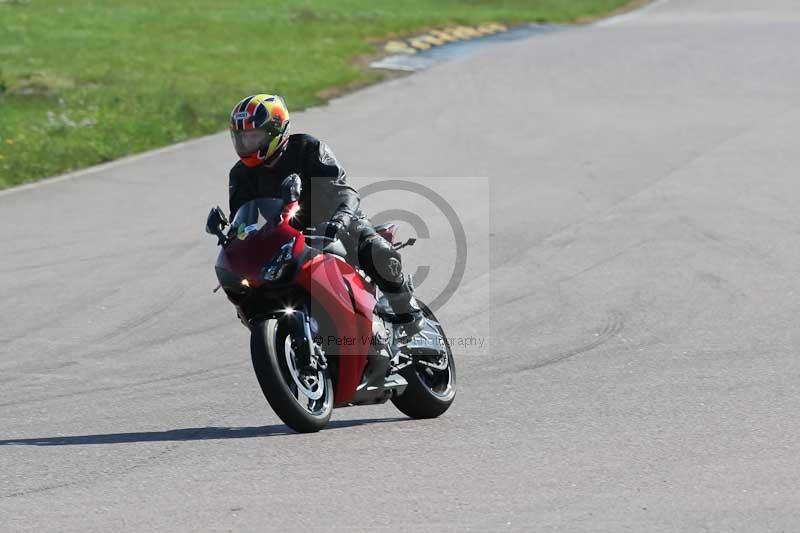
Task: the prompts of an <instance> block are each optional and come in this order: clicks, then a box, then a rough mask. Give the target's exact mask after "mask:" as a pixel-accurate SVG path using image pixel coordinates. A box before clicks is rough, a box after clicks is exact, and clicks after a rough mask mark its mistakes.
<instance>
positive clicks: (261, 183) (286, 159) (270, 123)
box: [228, 94, 422, 335]
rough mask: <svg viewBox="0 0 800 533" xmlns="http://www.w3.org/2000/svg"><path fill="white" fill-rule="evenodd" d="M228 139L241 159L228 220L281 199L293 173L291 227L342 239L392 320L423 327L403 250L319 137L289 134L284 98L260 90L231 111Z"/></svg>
mask: <svg viewBox="0 0 800 533" xmlns="http://www.w3.org/2000/svg"><path fill="white" fill-rule="evenodd" d="M230 130H231V138H232V140H233V146H234V149H235V150H236V153H237V154H238V155H239V159H240V161H237V163H236V164H235V165H234V166H233V168H232V169H231V172H230V182H229V190H228V193H229V196H230V209H231V219H233V217H234V215H235V214H236V211H237V210H238V209H239V207H241V206H242V204H244V203H245V202H248V201H250V200H253V199H254V198H261V197H278V198H279V197H281V183H282V181H283V180H284V178H286V177H287V176H289V175H291V174H297V175H299V176H300V180H301V183H302V192H301V196H300V212H299V215H298V221H297V222H296V224H297V225H298V226H299V227H300V228H303V227H306V226H309V225H310V226H316V227H317V228H318V230H319V232H320V233H322V234H323V235H326V236H328V237H332V238H340V237H346V236H349V237H350V238H344V239H342V242H343V243H345V245H346V246H348V247H349V248H355V249H352V250H349V251H352V252H356V255H357V257H358V262H359V265H360V266H361V268H363V269H364V271H365V272H366V273H367V275H369V277H370V278H372V279H373V280H374V281H375V283H376V285H378V287H379V288H380V289H381V292H383V294H384V295H385V296H386V299H387V301H388V303H389V305H390V306H391V308H392V311H393V312H394V315H395V317H394V321H395V322H397V323H401V324H403V325H404V329H405V331H406V333H407V334H409V335H410V334H413V333H415V332H417V331H419V330H420V328H421V325H422V310H421V309H420V307H419V305H418V304H417V302H416V300H415V299H414V295H413V288H412V286H411V284H410V282H409V280H407V279H406V278H405V276H403V270H402V263H401V258H400V254H399V253H398V252H397V251H396V250H395V249H394V248H393V247H392V245H391V244H390V243H389V242H387V241H386V240H385V239H384V238H383V237H381V236H380V235H378V233H377V232H376V231H375V228H374V227H373V225H372V223H371V222H370V221H369V219H368V218H367V217H366V215H364V214H363V213H362V212H361V210H360V208H359V204H360V198H359V195H358V191H356V189H355V188H354V187H353V186H351V185H349V184H348V183H347V179H346V175H345V171H344V168H342V166H341V165H340V164H339V162H338V161H337V160H336V157H335V156H334V155H333V152H332V151H331V149H330V148H329V147H328V145H326V144H325V143H324V142H322V141H320V140H318V139H316V138H315V137H313V136H311V135H307V134H302V133H298V134H294V135H290V134H289V110H288V109H287V107H286V104H285V102H284V101H283V98H281V97H280V96H276V95H269V94H257V95H254V96H248V97H247V98H244V99H242V100H241V101H240V102H239V103H238V104H236V106H235V107H234V108H233V111H231V123H230Z"/></svg>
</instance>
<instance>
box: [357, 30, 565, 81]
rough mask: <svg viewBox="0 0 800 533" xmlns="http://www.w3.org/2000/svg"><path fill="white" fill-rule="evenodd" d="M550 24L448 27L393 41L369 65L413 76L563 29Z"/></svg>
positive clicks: (385, 45) (387, 43)
mask: <svg viewBox="0 0 800 533" xmlns="http://www.w3.org/2000/svg"><path fill="white" fill-rule="evenodd" d="M561 28H562V27H561V26H555V25H550V24H523V25H519V26H511V27H508V26H506V25H505V24H501V23H499V22H487V23H484V24H479V25H477V26H447V27H444V28H440V29H433V30H430V31H427V32H425V33H422V34H419V35H414V36H412V37H408V38H406V39H402V40H401V39H393V40H391V41H388V42H386V43H385V44H384V46H383V49H384V52H385V53H386V54H387V56H385V57H383V58H382V59H380V60H378V61H375V62H373V63H371V64H370V66H371V67H372V68H377V69H385V70H400V71H408V72H413V71H417V70H424V69H426V68H429V67H431V66H433V65H435V64H437V63H441V62H443V61H447V60H449V59H451V58H454V57H458V56H464V55H467V54H470V53H472V52H473V51H474V50H476V49H478V48H480V47H482V46H484V45H488V44H491V43H494V42H500V41H512V40H516V39H523V38H526V37H530V36H532V35H535V34H540V33H547V32H551V31H554V30H558V29H561Z"/></svg>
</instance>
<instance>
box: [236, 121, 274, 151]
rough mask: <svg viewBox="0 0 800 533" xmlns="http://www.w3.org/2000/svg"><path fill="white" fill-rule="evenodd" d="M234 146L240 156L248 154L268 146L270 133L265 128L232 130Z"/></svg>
mask: <svg viewBox="0 0 800 533" xmlns="http://www.w3.org/2000/svg"><path fill="white" fill-rule="evenodd" d="M231 139H232V140H233V148H234V149H235V150H236V153H237V154H239V155H240V156H242V157H244V156H248V155H250V154H253V153H255V152H258V151H259V150H261V149H263V148H266V147H267V146H268V145H269V142H270V140H271V139H270V135H269V134H268V133H267V130H266V129H264V128H256V129H254V130H231Z"/></svg>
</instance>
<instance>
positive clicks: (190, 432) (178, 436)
mask: <svg viewBox="0 0 800 533" xmlns="http://www.w3.org/2000/svg"><path fill="white" fill-rule="evenodd" d="M404 420H411V419H410V418H365V419H361V420H332V421H331V422H330V423H329V424H328V427H327V429H336V428H348V427H354V426H363V425H367V424H384V423H388V422H402V421H404ZM323 431H324V430H323ZM280 435H299V434H298V433H295V432H294V431H292V430H291V429H289V428H288V427H287V426H286V425H284V424H274V425H271V426H258V427H238V428H237V427H228V428H225V427H204V428H184V429H170V430H167V431H145V432H140V433H107V434H98V435H71V436H65V437H41V438H38V439H8V440H0V446H81V445H89V444H125V443H132V442H169V441H193V440H224V439H254V438H259V437H276V436H280Z"/></svg>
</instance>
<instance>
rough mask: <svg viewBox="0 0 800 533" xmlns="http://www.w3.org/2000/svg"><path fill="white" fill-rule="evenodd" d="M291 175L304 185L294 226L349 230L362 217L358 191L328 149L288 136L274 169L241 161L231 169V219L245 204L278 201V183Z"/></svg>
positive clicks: (305, 138) (314, 140)
mask: <svg viewBox="0 0 800 533" xmlns="http://www.w3.org/2000/svg"><path fill="white" fill-rule="evenodd" d="M290 174H299V175H300V180H301V182H302V184H303V191H302V193H301V195H300V213H299V215H298V220H297V221H296V222H295V226H296V227H298V228H301V229H302V228H304V227H308V226H317V225H318V224H320V223H322V222H327V221H329V220H334V221H338V222H341V223H342V225H343V226H344V227H349V226H350V223H351V222H352V221H353V219H354V218H359V217H361V216H363V215H362V214H361V211H360V210H359V204H360V202H361V200H360V198H359V196H358V191H356V189H354V188H353V187H351V186H350V185H348V184H347V178H346V174H345V171H344V168H342V166H341V165H340V164H339V162H338V161H337V160H336V157H335V156H334V155H333V152H332V151H331V149H330V148H328V146H327V145H326V144H325V143H323V142H322V141H320V140H319V139H317V138H315V137H313V136H311V135H306V134H295V135H291V136H290V137H289V142H288V144H287V146H286V151H285V152H284V153H283V155H282V156H281V157H280V159H278V161H277V162H276V163H275V164H274V166H271V167H270V166H267V165H261V166H258V167H254V168H250V167H248V166H246V165H244V163H242V162H241V161H239V162H237V163H236V165H234V166H233V168H232V169H231V172H230V181H229V188H228V193H229V198H230V209H231V215H230V216H231V219H233V217H234V215H235V214H236V211H237V210H238V209H239V207H241V206H242V204H244V203H245V202H249V201H250V200H253V199H255V198H264V197H273V198H280V197H281V182H282V181H283V179H284V178H285V177H286V176H288V175H290Z"/></svg>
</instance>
